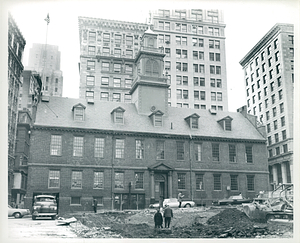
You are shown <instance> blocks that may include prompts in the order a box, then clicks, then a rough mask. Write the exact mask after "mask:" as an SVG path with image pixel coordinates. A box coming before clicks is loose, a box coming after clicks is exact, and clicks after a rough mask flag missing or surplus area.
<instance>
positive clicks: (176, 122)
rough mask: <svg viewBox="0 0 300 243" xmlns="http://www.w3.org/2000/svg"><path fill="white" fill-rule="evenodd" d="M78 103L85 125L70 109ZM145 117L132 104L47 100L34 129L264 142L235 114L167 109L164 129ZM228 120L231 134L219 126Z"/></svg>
mask: <svg viewBox="0 0 300 243" xmlns="http://www.w3.org/2000/svg"><path fill="white" fill-rule="evenodd" d="M78 103H81V104H82V105H84V106H86V109H85V119H84V121H75V120H74V116H73V112H72V107H73V106H74V105H76V104H78ZM120 106H121V107H122V108H123V109H125V110H126V112H125V113H124V124H117V123H114V122H113V121H112V119H111V111H112V110H114V109H115V108H118V107H120ZM150 113H151V111H150V110H149V114H148V115H139V114H138V113H137V110H136V108H135V105H134V104H133V103H119V102H109V101H100V100H98V101H95V102H94V104H89V103H87V101H86V100H85V99H73V98H64V97H50V100H49V102H40V103H39V105H38V106H37V115H36V121H35V123H34V125H38V126H47V127H61V128H66V127H68V128H80V129H97V130H98V129H99V130H108V131H116V132H118V131H119V132H139V133H156V134H168V135H186V136H190V135H192V136H202V137H215V138H229V139H246V140H252V139H253V140H261V141H264V140H265V138H264V137H263V136H262V135H261V134H260V133H259V132H258V131H257V129H256V128H255V127H254V126H253V125H252V124H251V123H250V121H248V119H246V118H245V117H244V116H243V115H242V114H241V113H238V112H225V111H217V113H216V114H215V115H212V114H211V113H210V112H209V111H208V110H199V109H186V108H176V107H168V116H165V115H164V116H163V125H162V126H161V127H154V126H153V124H152V121H151V119H150V118H149V117H148V116H149V115H150ZM194 113H196V114H198V115H199V116H200V118H199V129H190V127H189V125H188V124H187V123H186V121H185V118H186V117H188V116H190V115H193V114H194ZM226 116H230V117H231V118H232V119H233V120H232V130H231V131H224V129H222V128H221V127H220V125H219V124H218V121H219V120H220V119H223V118H224V117H226Z"/></svg>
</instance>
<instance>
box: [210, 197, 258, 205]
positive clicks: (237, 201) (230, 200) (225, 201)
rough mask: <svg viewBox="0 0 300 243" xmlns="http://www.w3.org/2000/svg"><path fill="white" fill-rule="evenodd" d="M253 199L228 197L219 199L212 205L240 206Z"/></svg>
mask: <svg viewBox="0 0 300 243" xmlns="http://www.w3.org/2000/svg"><path fill="white" fill-rule="evenodd" d="M252 201H253V199H250V198H243V197H242V196H241V195H238V196H230V197H229V198H225V199H221V200H218V201H214V202H213V204H214V205H229V204H242V203H249V202H252Z"/></svg>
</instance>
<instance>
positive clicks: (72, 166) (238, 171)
mask: <svg viewBox="0 0 300 243" xmlns="http://www.w3.org/2000/svg"><path fill="white" fill-rule="evenodd" d="M28 166H36V167H55V168H66V167H68V168H76V169H80V168H82V169H84V168H90V169H95V170H96V169H98V170H101V169H111V168H112V166H111V165H106V166H105V165H74V164H49V163H48V164H43V163H28ZM113 168H114V169H115V170H148V169H149V167H147V166H139V167H138V166H115V165H114V166H113ZM173 170H174V171H186V172H190V171H191V169H189V168H174V169H173ZM192 171H193V172H196V173H197V172H198V173H205V172H209V173H245V174H269V171H263V170H260V171H256V170H223V169H212V168H207V169H193V168H192Z"/></svg>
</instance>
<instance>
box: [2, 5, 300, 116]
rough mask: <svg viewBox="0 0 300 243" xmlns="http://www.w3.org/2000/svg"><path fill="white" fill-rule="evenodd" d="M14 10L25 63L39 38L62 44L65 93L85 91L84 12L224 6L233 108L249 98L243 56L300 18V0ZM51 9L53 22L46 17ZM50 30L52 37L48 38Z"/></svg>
mask: <svg viewBox="0 0 300 243" xmlns="http://www.w3.org/2000/svg"><path fill="white" fill-rule="evenodd" d="M5 7H6V9H7V10H8V11H10V12H11V14H12V15H13V18H14V19H15V21H16V23H17V25H18V27H19V29H20V31H21V32H22V34H23V37H24V38H25V40H26V47H25V52H24V56H23V64H24V66H25V67H26V66H27V63H28V54H29V49H30V48H31V47H32V44H33V43H46V41H47V44H50V45H57V46H59V51H60V52H61V71H62V72H63V78H64V87H63V96H64V97H69V98H78V97H79V69H78V63H79V58H80V52H79V51H80V46H79V29H78V16H85V17H95V18H102V19H112V20H122V21H129V22H139V23H146V19H147V17H148V16H149V11H150V10H155V9H159V8H166V9H170V8H173V9H178V8H181V9H191V8H202V9H220V10H223V11H224V23H225V24H226V28H225V37H226V42H225V48H226V69H227V83H228V84H227V88H228V107H229V111H236V109H238V108H240V107H242V106H243V105H245V104H246V92H245V88H244V79H243V77H244V75H243V71H242V67H241V65H240V64H239V61H240V60H241V59H242V58H243V57H244V56H245V55H246V54H247V53H248V52H249V51H250V50H251V48H252V47H253V46H254V45H255V44H256V43H257V42H258V41H259V40H260V39H261V38H262V37H263V36H264V35H265V34H266V33H267V32H268V31H269V30H270V29H271V28H272V27H273V26H274V25H275V24H276V23H292V24H295V23H298V22H299V1H298V0H285V1H283V0H282V1H278V0H277V1H276V0H272V1H267V0H260V1H255V0H252V1H250V0H244V1H237V0H228V1H209V2H208V1H200V0H198V1H186V0H185V1H182V0H181V1H176V0H173V1H168V0H165V1H164V0H161V1H154V0H152V1H149V0H148V1H146V0H140V1H133V0H131V1H127V0H123V1H116V0H110V1H108V0H106V1H104V0H87V1H82V0H81V1H74V0H73V1H70V0H61V1H54V0H52V1H32V0H31V1H29V0H27V1H26V0H23V1H8V2H7V3H6V5H5ZM48 13H49V17H50V24H49V25H48V33H47V23H46V21H45V20H44V19H45V18H46V16H47V14H48ZM46 33H47V40H46Z"/></svg>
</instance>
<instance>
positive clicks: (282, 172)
mask: <svg viewBox="0 0 300 243" xmlns="http://www.w3.org/2000/svg"><path fill="white" fill-rule="evenodd" d="M281 174H282V183H287V174H286V163H281Z"/></svg>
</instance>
